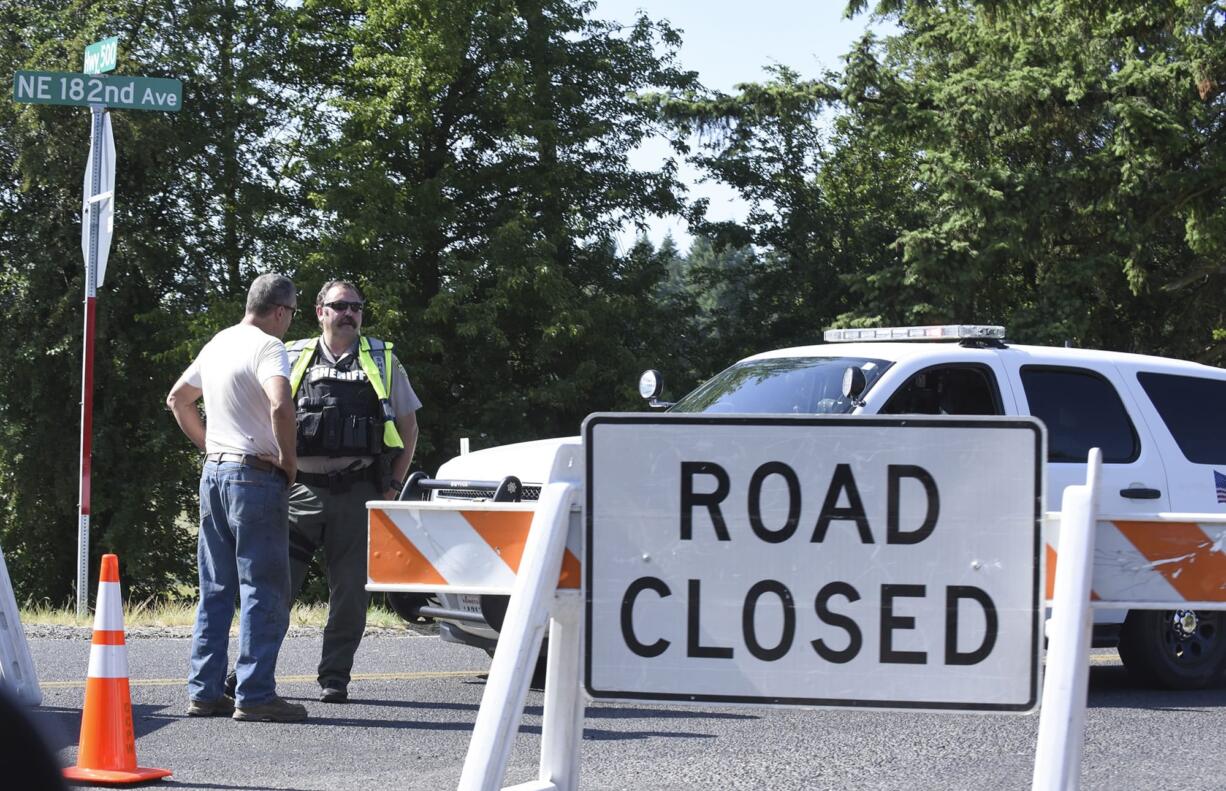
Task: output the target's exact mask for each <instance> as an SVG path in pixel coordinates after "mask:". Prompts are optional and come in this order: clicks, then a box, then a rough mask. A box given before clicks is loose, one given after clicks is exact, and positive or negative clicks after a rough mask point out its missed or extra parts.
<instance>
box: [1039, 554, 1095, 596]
mask: <svg viewBox="0 0 1226 791" xmlns="http://www.w3.org/2000/svg"><path fill="white" fill-rule="evenodd" d="M1043 547H1044V549H1046V550H1047V579H1046V580H1045V583H1046V585H1045V587H1046V593H1045V597H1046V599H1047V600H1048V601H1051V600H1052V599H1054V598H1056V550H1054V549H1052V548H1051V544H1044V545H1043ZM1091 582H1093V580H1091ZM1099 598H1100V597H1099V595H1098V594H1097V593H1095V592H1094V590H1093V589H1091V590H1090V601H1098V600H1099Z"/></svg>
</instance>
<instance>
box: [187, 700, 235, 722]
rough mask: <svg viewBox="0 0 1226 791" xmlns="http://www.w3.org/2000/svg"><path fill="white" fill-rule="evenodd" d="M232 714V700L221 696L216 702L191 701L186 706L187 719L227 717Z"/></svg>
mask: <svg viewBox="0 0 1226 791" xmlns="http://www.w3.org/2000/svg"><path fill="white" fill-rule="evenodd" d="M233 713H234V698H232V697H230V696H229V695H222V696H221V697H220V698H217V699H216V700H193V701H191V702H189V703H188V704H187V716H189V717H229V716H230V715H231V714H233Z"/></svg>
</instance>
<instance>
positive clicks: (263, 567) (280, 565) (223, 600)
mask: <svg viewBox="0 0 1226 791" xmlns="http://www.w3.org/2000/svg"><path fill="white" fill-rule="evenodd" d="M288 516H289V487H288V486H286V482H285V477H284V476H283V475H282V474H281V473H280V472H278V471H275V470H257V469H255V468H254V467H250V466H246V465H242V464H237V463H233V462H226V463H223V464H219V463H217V462H214V461H207V462H205V465H204V471H203V472H202V473H201V475H200V541H199V547H198V549H197V559H198V561H199V564H200V606H199V607H198V608H197V609H196V628H195V631H194V632H193V634H192V656H191V670H190V671H189V673H188V677H187V693H188V697H190V698H191V699H192V700H216V699H217V698H220V697H221V696H222V694H223V691H224V688H225V679H226V667H227V650H228V646H229V642H230V623H231V621H233V620H234V599H235V597H238V599H239V602H240V611H239V617H238V659H237V660H236V662H235V665H234V669H235V671H236V672H237V674H238V688H237V690H236V692H235V699H236V702H237V703H238V705H240V706H248V705H255V704H259V703H264V702H266V701H268V700H270V699H272V697H273V696H274V695H276V692H277V682H276V673H277V654H278V653H279V652H280V650H281V642H282V641H283V640H284V639H285V632H286V630H287V629H289V607H290V602H291V601H292V600H291V598H290V591H289V582H290V575H289V524H288Z"/></svg>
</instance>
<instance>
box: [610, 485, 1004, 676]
mask: <svg viewBox="0 0 1226 791" xmlns="http://www.w3.org/2000/svg"><path fill="white" fill-rule="evenodd" d="M772 477H774V478H777V479H778V480H779V481H781V482H782V484H783V488H784V489H785V491H786V499H787V508H786V518H785V519H783V521H782V522H781V523H779V524H768V521H767V519H766V517H765V516H764V514H763V510H762V501H763V487H764V485H765V484H766V483H767V481H768V480H769V479H770V478H772ZM886 479H887V483H886V486H885V491H886V493H887V503H886V509H885V510H886V520H885V525H884V526H883V528H882V529H880V530H876V531H875V530H874V527H873V525H872V524H871V523H870V520H869V517H868V513H867V511H866V510H865V507H864V500H863V498H862V496H861V494H860V488H859V486H858V485H857V483H856V477H855V474H854V472H853V470H852V468H851V466H850V465H848V464H838V465H836V466H835V468H834V472H833V475H832V476H831V477H830V480H829V481H828V483H827V484H826V485H825V486H824V487H821V488H818V489H817V490H816V491H812V492H811V496H817V497H819V498H820V499H821V507H820V509H819V515H818V517H817V519H816V522H815V523H814V525H813V526H812V528H811V531H808V530H807V531H805V532H804V533H803V534H802V533H801V531H800V528H801V522H800V518H801V513H802V503H803V498H804V497H805V490H804V487H803V486H802V485H801V480H800V476H799V475H798V474H797V473H796V471H795V470H794V469H792V467H790V466H789V465H787V464H785V463H783V462H779V461H768V462H766V463H764V464H761V465H760V466H758V467H757V468H756V469H755V470H754V471H753V474H752V475H751V476H750V478H749V481H748V484H747V486H748V490H747V492H746V496H745V498H744V500H745V502H746V504H747V507H746V512H745V513H743V514H725V508H724V502H725V500H727V498H728V495H729V494H730V491H731V486H732V480H731V478H730V476H729V474H728V471H727V470H726V469H725V468H724V467H722V466H720V465H719V464H717V463H714V462H710V461H682V462H681V464H680V469H679V474H678V480H679V481H680V493H679V498H678V502H679V503H680V512H679V514H678V518H677V524H678V532H679V540H680V541H681V542H692V541H695V540H703V537H702V536H701V535H700V536H699V538H698V539H695V522H696V521H697V522H699V523H701V524H702V525H703V528H704V529H705V528H707V527H709V529H710V534H711V537H712V538H713V540H716V541H763V542H766V543H769V544H780V543H783V542H787V541H808V542H810V543H816V544H820V543H822V542H823V541H825V540H826V537H827V535H828V534H829V533H830V531H831V530H832V529H833V530H848V531H850V533H851V535H852V536H854V537H855V539H856V540H858V541H859V542H861V543H863V544H874V543H876V542H878V541H883V542H885V543H887V544H904V545H910V544H918V543H919V542H921V541H924V540H926V539H928V538H930V537H931V536H932V535H933V532H934V531H935V530H936V529H937V525H938V521H939V516H940V492H939V490H938V488H937V484H936V481H935V479H934V478H933V476H932V474H931V473H929V472H928V471H927V470H926V469H924V468H923V467H921V466H918V465H910V464H907V465H903V464H890V465H887V466H886ZM904 480H910V481H913V482H916V483H918V484H919V485H918V486H913V487H910V488H909V489H908V492H911V493H913V494H912V496H914V497H918V498H922V500H923V502H922V504H920V506H919V507H918V508H916V507H914V505H912V507H910V508H908V509H907V510H908V511H909V512H912V513H922V514H923V517H922V520H921V521H920V523H919V524H917V525H904V524H902V521H901V519H900V514H901V512H902V510H903V509H902V496H903V495H902V492H903V486H902V483H903V481H904ZM696 511H698V512H700V517H701V518H699V519H697V520H696V518H695V512H696ZM730 520H731V522H732V524H733V525H737V526H746V527H748V529H747V530H737V531H736V537H735V538H734V532H733V530H732V529H730V527H729V522H730ZM678 551H684V544H679V549H678ZM815 576H816V575H815ZM806 587H809V586H806ZM702 593H703V581H702V580H701V579H687V580H685V581H684V584H683V587H681V588H680V590H678V591H674V590H673V586H672V585H670V584H669V583H668V582H666V581H665V580H663V579H660V578H659V577H654V576H644V577H639V578H638V579H636V580H634V581H633V582H631V583H630V585H629V586H628V587H627V589H626V592H625V595H624V596H623V597H622V601H621V609H620V618H619V623H620V626H621V633H622V639H623V640H624V641H625V644H626V647H627V648H628V649H629V650H630V651H632V652H633V653H635V654H637V655H638V656H641V657H646V658H651V657H656V656H660V655H661V654H663V653H665V652H666V651H668V650H670V648H672V647H673V645H674V643H678V645H677V647H676V648H675V649H673V650H684V651H685V655H686V656H688V657H705V658H713V659H732V658H734V657H735V655H736V652H737V650H739V649H741V648H743V650H746V651H748V652H749V653H750V654H751V655H752V656H754V657H755V658H757V659H760V660H762V661H766V662H771V661H776V660H779V659H781V658H783V657H784V656H785V655H786V654H788V652H789V651H791V650H793V648H794V647H795V646H796V644H797V627H798V621H800V622H802V623H804V622H805V621H808V622H809V623H810V624H814V625H816V626H817V627H818V628H809V629H805V627H804V626H802V627H801V628H802V634H803V633H804V632H822V633H823V634H825V635H826V636H823V637H815V638H812V639H807V638H804V637H802V638H801V642H802V643H805V644H807V647H806V648H803V649H801V650H809V649H811V651H812V654H813V657H814V659H815V661H816V660H820V661H825V662H832V663H839V664H841V663H846V662H849V661H851V660H853V659H855V658H856V656H857V655H858V654H859V653H860V651H861V648H862V647H863V645H864V630H865V629H875V630H876V632H877V635H878V640H877V645H878V653H879V656H878V661H880V662H881V663H883V664H925V663H927V662H929V661H941V662H944V663H945V664H947V665H973V664H976V663H978V662H981V661H983V660H984V659H985V658H987V656H988V655H989V654H990V653H991V652H992V649H993V647H994V646H995V644H996V632H997V628H998V619H997V613H996V605H995V603H994V602H993V601H992V597H991V596H990V595H989V594H988V593H987V592H986V591H984V590H982V589H980V588H978V587H974V586H967V585H947V586H944V587H943V588H941V589H938V590H932V591H930V590H929V586H928V585H925V584H920V583H888V584H881V585H880V586H878V587H877V588H876V589H874V590H873V591H872V593H873V594H874V595H873V596H871V597H870V599H869V600H868V601H867V602H866V601H864V599H865V597H864V595H863V594H862V593H861V591H860V590H858V589H857V588H856V586H855V585H853V584H852V583H850V582H847V581H842V580H831V581H828V582H825V583H824V584H821V585H820V587H818V588H817V590H816V593H814V592H813V591H812V590H806V591H793V590H792V589H791V588H789V586H788V585H786V584H785V583H783V582H781V581H779V580H777V579H762V580H758V581H756V582H753V583H752V584H751V585H749V586H748V587H747V588H746V590H745V591H744V595H743V599H742V601H743V604H742V606H741V608H740V610H741V613H740V615H741V617H740V624H741V630H740V638H741V639H740V641H739V642H740V646H734V645H715V644H708V643H706V642H704V638H703V634H704V630H703V628H702V619H703V609H702ZM674 595H680V596H683V597H684V600H685V623H684V636H682V634H681V629H680V628H678V630H677V634H675V635H674V636H673V637H668V636H665V635H654V634H653V635H648V634H647V630H646V629H645V628H644V627H642V626H639V627H636V626H635V616H636V610H637V611H638V612H639V613H640V616H641V620H642V621H646V622H649V623H656V624H659V623H660V620H659V619H658V618H653V617H652V614H651V612H650V608H651V607H652V604H653V602H652V599H653V598H654V599H656V600H658V599H663V598H667V597H670V596H674ZM932 595H935V596H939V597H943V599H942V601H943V603H942V610H943V615H944V617H943V619H942V622H941V623H929V624H917V621H916V618H915V617H914V616H913V615H910V614H908V604H909V603H911V602H913V600H915V599H925V598H927V597H929V596H932ZM798 600H799V606H798ZM965 607H973V608H977V609H978V611H979V615H980V620H981V621H982V623H983V624H984V628H983V633H982V636H981V638H980V640H979V641H978V643H977V644H976V645H974V646H970V647H967V646H959V645H958V634H959V628H958V627H959V618H960V617H962V613H963V611H964V608H965ZM929 609H931V608H929ZM759 610H763V611H769V613H770V615H772V616H773V621H774V622H775V624H774V628H773V629H772V630H771V631H772V634H771V635H770V636H769V637H767V636H763V635H762V634H761V633H760V631H761V630H760V627H759V625H758V624H759V620H760V619H759V618H758V613H759ZM679 626H680V625H679ZM821 627H825V629H824V630H823V629H822V628H821ZM916 629H919V630H922V631H924V632H926V633H934V632H937V631H939V632H941V634H942V635H943V644H944V651H943V653H942V655H941V656H939V657H935V658H933V657H930V656H929V653H928V652H927V651H922V650H903V649H900V648H897V647H896V640H895V635H896V634H897V633H901V632H905V631H910V630H916Z"/></svg>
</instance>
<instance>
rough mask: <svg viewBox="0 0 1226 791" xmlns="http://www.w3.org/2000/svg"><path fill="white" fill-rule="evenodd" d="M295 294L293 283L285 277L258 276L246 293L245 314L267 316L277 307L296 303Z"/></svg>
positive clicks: (272, 275)
mask: <svg viewBox="0 0 1226 791" xmlns="http://www.w3.org/2000/svg"><path fill="white" fill-rule="evenodd" d="M297 293H298V290H297V289H296V288H294V281H292V280H290V279H289V278H288V277H286V276H285V275H274V274H265V275H260V276H259V277H257V278H256V279H255V280H254V281H252V283H251V288H250V289H249V290H248V291H247V312H248V313H249V314H251V315H253V316H267V315H268V314H269V313H271V312H272V311H273V309H274V308H276V307H277V306H278V305H286V306H288V305H290V304H294V303H296V302H297V298H296V295H297Z"/></svg>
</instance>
